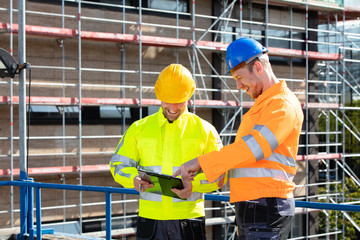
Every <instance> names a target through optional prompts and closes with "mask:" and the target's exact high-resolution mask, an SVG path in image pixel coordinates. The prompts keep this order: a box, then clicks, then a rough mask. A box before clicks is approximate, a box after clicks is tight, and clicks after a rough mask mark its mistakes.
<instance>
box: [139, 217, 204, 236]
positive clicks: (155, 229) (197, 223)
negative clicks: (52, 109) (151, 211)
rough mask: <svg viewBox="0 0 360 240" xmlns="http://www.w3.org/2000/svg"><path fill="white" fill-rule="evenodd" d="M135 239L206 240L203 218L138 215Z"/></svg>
mask: <svg viewBox="0 0 360 240" xmlns="http://www.w3.org/2000/svg"><path fill="white" fill-rule="evenodd" d="M136 240H206V232H205V218H204V217H200V218H193V219H182V220H154V219H148V218H143V217H138V222H137V231H136Z"/></svg>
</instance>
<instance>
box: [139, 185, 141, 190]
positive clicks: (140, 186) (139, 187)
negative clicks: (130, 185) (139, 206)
mask: <svg viewBox="0 0 360 240" xmlns="http://www.w3.org/2000/svg"><path fill="white" fill-rule="evenodd" d="M139 192H141V184H139Z"/></svg>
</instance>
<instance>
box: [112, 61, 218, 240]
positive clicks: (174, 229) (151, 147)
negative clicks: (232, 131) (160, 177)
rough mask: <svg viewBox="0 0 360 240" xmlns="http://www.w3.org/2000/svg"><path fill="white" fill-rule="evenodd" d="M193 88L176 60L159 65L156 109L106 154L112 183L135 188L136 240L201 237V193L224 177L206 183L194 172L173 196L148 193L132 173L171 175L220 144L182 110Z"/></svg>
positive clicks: (147, 187) (211, 130)
mask: <svg viewBox="0 0 360 240" xmlns="http://www.w3.org/2000/svg"><path fill="white" fill-rule="evenodd" d="M195 87H196V86H195V81H194V79H193V78H192V75H191V73H190V71H189V70H188V69H186V68H185V67H184V66H182V65H181V64H171V65H169V66H167V67H166V68H165V69H163V70H162V71H161V73H160V75H159V77H158V79H157V81H156V84H155V94H156V97H157V98H158V99H159V100H160V101H161V108H160V109H159V111H158V112H157V113H155V114H153V115H150V116H147V117H145V118H143V119H141V120H138V121H136V122H134V123H133V124H132V125H131V126H130V128H129V129H128V130H127V131H126V133H125V134H124V135H123V137H122V139H121V140H120V142H119V144H118V146H117V148H116V150H115V153H114V155H113V157H112V158H111V161H110V171H111V173H112V175H113V177H114V179H115V181H116V182H118V183H119V184H121V185H122V186H124V187H126V188H135V189H136V190H138V191H139V192H140V200H139V217H138V222H137V233H136V239H138V240H141V239H161V240H162V239H171V240H181V239H182V240H192V239H193V240H201V239H204V240H205V239H206V234H205V218H204V216H205V212H204V197H203V193H204V192H211V191H214V190H217V189H219V188H221V187H222V186H223V184H224V182H225V178H220V179H221V180H219V181H216V182H214V183H211V184H210V183H209V182H208V181H207V179H206V178H205V176H204V174H203V173H199V174H197V175H196V177H195V178H194V181H193V182H191V181H184V183H183V184H184V185H185V186H184V187H186V189H188V190H187V191H185V192H184V191H183V192H182V193H181V194H179V197H180V198H181V199H179V198H176V197H169V196H165V195H159V194H156V193H153V192H151V191H150V190H151V188H153V187H154V185H153V184H151V183H149V182H147V181H144V180H142V179H141V178H140V176H139V173H138V169H146V170H150V171H152V172H155V173H161V174H166V175H170V176H171V175H172V174H173V173H174V172H175V171H176V170H177V169H178V168H179V167H180V166H181V164H182V163H185V162H186V161H189V160H191V159H193V158H195V157H197V156H199V155H202V154H205V153H208V152H212V151H218V150H219V149H220V148H221V147H222V143H221V140H220V138H219V134H218V133H217V131H216V130H215V128H214V127H213V126H212V125H211V124H210V123H208V122H207V121H205V120H203V119H201V118H200V117H198V116H196V115H194V114H192V113H190V112H188V110H187V101H188V100H189V99H190V97H191V96H192V95H193V93H194V91H195ZM147 190H149V191H147ZM183 199H187V200H183Z"/></svg>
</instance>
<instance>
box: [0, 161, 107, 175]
mask: <svg viewBox="0 0 360 240" xmlns="http://www.w3.org/2000/svg"><path fill="white" fill-rule="evenodd" d="M79 171H80V168H79V166H63V167H38V168H28V174H29V175H44V174H62V173H77V172H79ZM81 171H82V172H88V173H89V172H106V171H110V168H109V165H107V164H99V165H83V166H82V168H81ZM10 175H11V169H0V177H10ZM19 175H20V169H19V168H15V169H13V176H19Z"/></svg>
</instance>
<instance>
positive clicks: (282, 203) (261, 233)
mask: <svg viewBox="0 0 360 240" xmlns="http://www.w3.org/2000/svg"><path fill="white" fill-rule="evenodd" d="M235 211H236V225H237V226H238V232H239V239H240V240H250V239H251V240H258V239H261V240H265V239H268V240H286V239H288V235H289V232H290V229H291V222H292V219H293V216H294V212H295V201H294V199H293V198H291V199H283V198H260V199H256V200H252V201H244V202H236V203H235Z"/></svg>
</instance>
